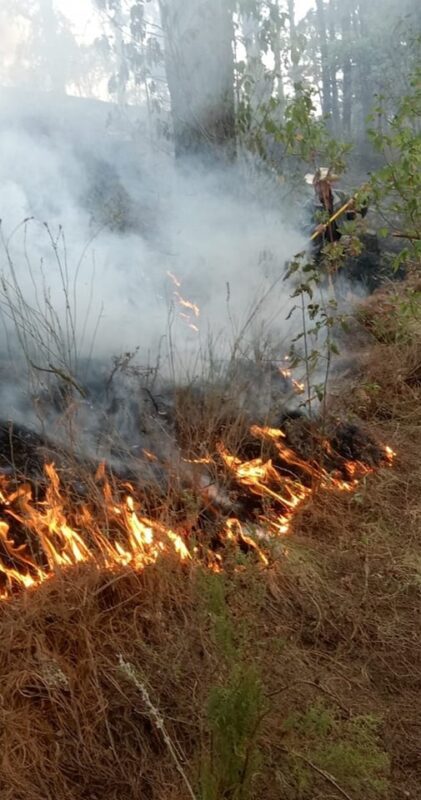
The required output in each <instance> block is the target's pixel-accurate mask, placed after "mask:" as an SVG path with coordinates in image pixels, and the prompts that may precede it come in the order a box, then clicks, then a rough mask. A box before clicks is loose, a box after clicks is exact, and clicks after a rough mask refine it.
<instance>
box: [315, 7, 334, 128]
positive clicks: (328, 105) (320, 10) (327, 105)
mask: <svg viewBox="0 0 421 800" xmlns="http://www.w3.org/2000/svg"><path fill="white" fill-rule="evenodd" d="M316 13H317V32H318V37H319V46H320V56H321V62H322V111H323V114H325V115H326V116H330V115H331V113H332V102H331V91H330V70H329V64H328V50H327V32H326V19H325V7H324V2H323V0H316Z"/></svg>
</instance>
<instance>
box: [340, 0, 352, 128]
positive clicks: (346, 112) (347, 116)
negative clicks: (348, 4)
mask: <svg viewBox="0 0 421 800" xmlns="http://www.w3.org/2000/svg"><path fill="white" fill-rule="evenodd" d="M341 27H342V47H343V49H344V53H345V56H344V60H343V64H342V72H343V84H342V128H343V133H344V134H345V136H348V137H349V136H350V135H351V114H352V62H351V58H350V55H349V47H350V33H351V13H350V11H349V9H348V8H344V10H343V14H342V20H341Z"/></svg>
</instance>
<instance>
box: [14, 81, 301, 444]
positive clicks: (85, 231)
mask: <svg viewBox="0 0 421 800" xmlns="http://www.w3.org/2000/svg"><path fill="white" fill-rule="evenodd" d="M0 112H1V124H0V217H1V219H2V239H3V243H2V247H1V253H0V259H1V266H0V271H1V287H0V295H1V296H0V302H1V316H2V321H3V328H4V333H5V336H4V339H3V342H4V343H3V347H2V351H3V355H2V372H3V376H2V377H3V380H2V389H1V394H0V416H1V418H3V419H5V418H9V419H14V420H15V421H16V422H20V423H25V424H26V425H28V424H29V425H31V426H38V427H39V419H40V418H41V417H42V419H43V422H44V423H45V420H46V419H48V420H49V424H50V423H51V424H53V427H50V429H49V432H50V433H53V435H54V436H56V437H59V438H60V437H61V438H63V436H64V434H63V433H60V426H62V425H63V419H62V413H61V406H60V403H61V400H60V402H58V401H57V395H56V396H55V399H54V413H53V415H52V414H51V386H52V383H53V385H54V384H55V383H57V381H58V382H60V376H61V377H62V376H63V375H64V376H65V378H66V376H67V377H69V378H71V380H73V379H74V380H75V384H72V387H73V388H74V386H75V385H76V395H78V391H77V387H78V386H79V385H80V386H82V387H86V386H88V387H90V390H91V391H90V393H89V400H88V399H86V398H85V399H83V400H82V399H81V397H79V401H80V402H79V409H78V425H79V428H80V429H81V431H82V433H83V437H82V438H83V446H84V449H85V451H86V450H88V451H90V452H92V451H93V450H94V449H95V447H94V443H93V442H94V439H96V440H97V439H98V436H99V435H100V434H101V435H103V434H104V420H105V419H106V418H108V419H109V418H110V415H111V416H112V417H113V419H112V424H110V425H109V428H110V431H111V429H112V431H113V435H114V433H115V429H116V428H117V429H118V431H119V434H120V435H121V436H123V438H125V440H130V441H131V442H133V443H137V445H138V448H139V447H140V445H141V444H142V445H143V446H145V441H146V445H147V446H149V447H150V448H152V445H151V444H150V438H149V439H148V438H146V440H145V436H142V437H139V433H138V432H135V430H134V429H135V428H136V426H137V427H139V425H140V420H139V415H138V412H136V414H132V413H131V411H130V407H131V405H130V404H131V403H132V401H133V399H134V398H135V396H136V392H137V391H138V389H137V386H138V382H137V376H135V377H133V375H131V376H129V377H127V376H126V377H125V378H124V379H120V380H119V381H114V383H113V390H114V398H113V401H112V404H111V405H113V410H112V412H111V411H110V402H109V397H107V398H106V402H105V401H104V397H105V395H104V391H102V395H101V400H100V403H99V404H98V402H97V400H96V399H95V397H96V395H98V396H99V394H100V392H97V388H98V386H100V385H102V389H103V388H104V386H105V385H106V384H107V380H108V378H109V375H110V373H111V371H112V368H113V367H112V365H113V359H116V358H117V359H118V357H120V356H121V354H125V353H128V352H131V353H134V352H135V353H136V360H135V361H131V360H129V362H127V363H130V365H131V367H132V364H134V363H136V364H137V366H138V369H140V370H142V369H143V370H146V372H147V369H146V367H147V366H153V365H155V364H156V363H157V362H158V361H159V364H160V371H161V374H162V375H163V376H164V377H165V376H167V377H168V378H169V377H171V379H174V378H175V379H176V380H177V379H180V378H181V377H185V375H186V374H187V373H189V374H190V376H191V375H194V373H195V372H196V373H197V372H200V371H201V370H203V369H204V366H203V365H204V362H206V361H207V360H208V358H209V356H210V354H211V355H212V358H213V359H216V360H217V361H219V362H221V361H224V359H227V358H228V357H229V355H230V353H231V352H232V348H233V347H235V346H238V343H239V342H240V341H241V347H240V348H239V351H238V352H239V353H241V354H244V353H245V352H246V350H247V347H251V346H255V344H256V342H257V343H258V344H259V346H261V347H263V345H264V343H266V341H267V338H268V337H270V336H273V337H274V341H276V343H277V347H278V350H277V353H278V356H279V357H282V356H283V355H284V354H285V352H286V351H287V350H288V346H289V341H290V333H289V326H290V323H287V322H286V317H287V314H288V310H289V308H290V305H291V300H290V297H289V295H290V288H289V287H288V285H287V284H286V283H285V282H284V280H283V278H284V274H285V265H286V262H287V261H288V260H289V259H290V258H291V257H292V256H293V254H294V253H295V252H297V251H298V250H301V249H303V247H304V246H305V241H304V239H303V237H302V235H301V233H300V232H299V231H298V229H297V228H296V227H295V226H294V224H293V219H294V212H291V209H288V210H287V206H286V204H285V202H284V201H283V200H282V196H281V194H280V191H279V188H278V186H277V185H276V181H274V180H272V179H271V178H268V177H267V175H265V173H264V172H263V171H261V170H260V169H259V165H256V164H255V163H247V162H245V161H242V160H241V159H240V160H239V161H238V163H237V165H236V166H232V167H229V168H227V169H226V170H224V171H217V170H215V171H213V172H211V173H206V172H201V171H200V169H199V168H198V167H197V165H196V166H195V167H191V168H190V169H189V168H188V167H186V166H185V167H184V169H183V170H180V169H179V168H178V167H177V166H176V165H175V164H174V160H173V157H172V155H169V154H168V153H167V152H166V151H165V150H164V149H161V148H159V147H156V146H154V145H153V144H152V143H151V142H150V140H149V139H148V138H147V137H146V136H144V135H139V136H137V137H134V139H133V138H130V137H128V136H127V135H124V133H123V131H124V128H125V126H126V123H127V121H126V123H125V124H123V123H122V121H121V118H119V117H118V116H116V115H115V114H114V113H113V109H112V107H111V106H109V105H108V104H105V103H100V102H96V101H89V100H76V99H75V98H61V99H58V98H57V97H56V96H54V95H50V96H49V95H42V94H41V95H34V94H32V93H24V92H17V91H14V90H7V91H6V90H4V91H3V92H2V93H1V96H0ZM134 123H135V125H136V126H137V129H141V130H142V127H143V130H145V127H146V121H145V119H144V118H143V117H142V111H140V112H139V110H137V111H136V114H135V119H132V120H131V122H130V124H131V127H132V129H133V127H134ZM22 351H23V352H22ZM23 355H24V356H25V357H26V360H25V359H24V358H23V357H22V356H23ZM114 363H120V362H118V361H117V362H115V361H114ZM121 363H124V358H123V360H122V362H121ZM28 364H29V366H30V370H29V373H30V374H29V381H28V370H27V368H28ZM23 366H25V369H24V368H23ZM119 375H120V376H121V373H119ZM65 387H66V384H65ZM67 388H69V384H67ZM54 391H55V390H54ZM61 391H62V390H61ZM46 392H48V393H49V397H50V401H49V403H50V410H49V411H48V410H46V408H45V404H44V407H43V403H44V395H45V393H46ZM59 394H60V393H59ZM93 398H94V399H93ZM59 399H60V398H59ZM142 404H143V410H141V413H143V412H145V413H146V411H147V408H146V406H147V403H145V402H144V398H143V400H142ZM62 405H63V404H62ZM138 405H139V400H138ZM145 408H146V411H145ZM160 430H161V428H160ZM103 438H104V436H103ZM111 438H112V437H111V433H110V436H109V440H110V441H111ZM158 438H159V437H158ZM161 438H162V437H161ZM155 449H156V448H155ZM96 452H98V448H97V447H96ZM102 453H105V455H107V456H108V457H110V452H109V451H107V449H106V448H105V450H104V449H103V451H102Z"/></svg>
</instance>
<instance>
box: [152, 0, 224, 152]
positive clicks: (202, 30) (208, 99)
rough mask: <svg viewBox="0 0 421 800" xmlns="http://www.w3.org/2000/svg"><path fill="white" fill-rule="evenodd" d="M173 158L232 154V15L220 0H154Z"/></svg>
mask: <svg viewBox="0 0 421 800" xmlns="http://www.w3.org/2000/svg"><path fill="white" fill-rule="evenodd" d="M160 8H161V19H162V25H163V28H164V32H165V37H166V47H165V57H166V72H167V81H168V88H169V92H170V96H171V111H172V118H173V125H174V141H175V154H176V157H177V158H191V157H196V158H199V159H201V160H202V161H203V160H204V161H210V160H211V161H215V160H219V161H227V160H228V161H229V160H232V159H233V158H234V157H235V107H234V57H233V37H234V32H233V18H232V12H231V10H230V9H229V3H227V2H226V0H212V2H209V0H160Z"/></svg>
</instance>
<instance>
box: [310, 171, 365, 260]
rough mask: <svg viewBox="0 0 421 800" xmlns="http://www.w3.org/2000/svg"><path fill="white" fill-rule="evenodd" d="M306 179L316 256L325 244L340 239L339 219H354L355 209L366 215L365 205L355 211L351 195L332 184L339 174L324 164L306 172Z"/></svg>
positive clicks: (356, 212) (363, 215) (355, 215)
mask: <svg viewBox="0 0 421 800" xmlns="http://www.w3.org/2000/svg"><path fill="white" fill-rule="evenodd" d="M305 181H306V183H307V185H309V186H312V187H313V190H314V195H313V198H312V200H311V203H310V204H309V206H308V208H309V211H310V214H311V224H312V241H313V250H314V254H315V256H320V254H321V252H322V250H323V247H324V246H325V244H327V243H332V242H338V241H339V240H340V239H341V237H342V232H341V229H340V220H341V219H343V218H345V219H347V220H350V221H352V220H355V219H356V217H357V214H358V213H359V214H361V216H362V217H365V216H366V214H367V211H368V207H367V206H366V205H363V206H362V207H360V208H359V209H358V211H357V209H356V204H355V201H354V199H353V198H352V197H349V196H347V194H346V193H345V192H342V191H339V190H338V189H336V188H334V184H335V183H336V182H337V181H338V176H337V175H335V174H333V173H332V172H331V171H330V170H329V169H328V168H327V167H320V168H319V169H318V170H317V171H316V173H315V174H314V175H310V174H308V175H306V176H305ZM342 208H343V213H342V214H339V216H338V217H337V218H336V219H335V218H334V217H335V214H336V213H337V212H338V211H340V210H341V209H342ZM332 217H333V218H334V219H332Z"/></svg>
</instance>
